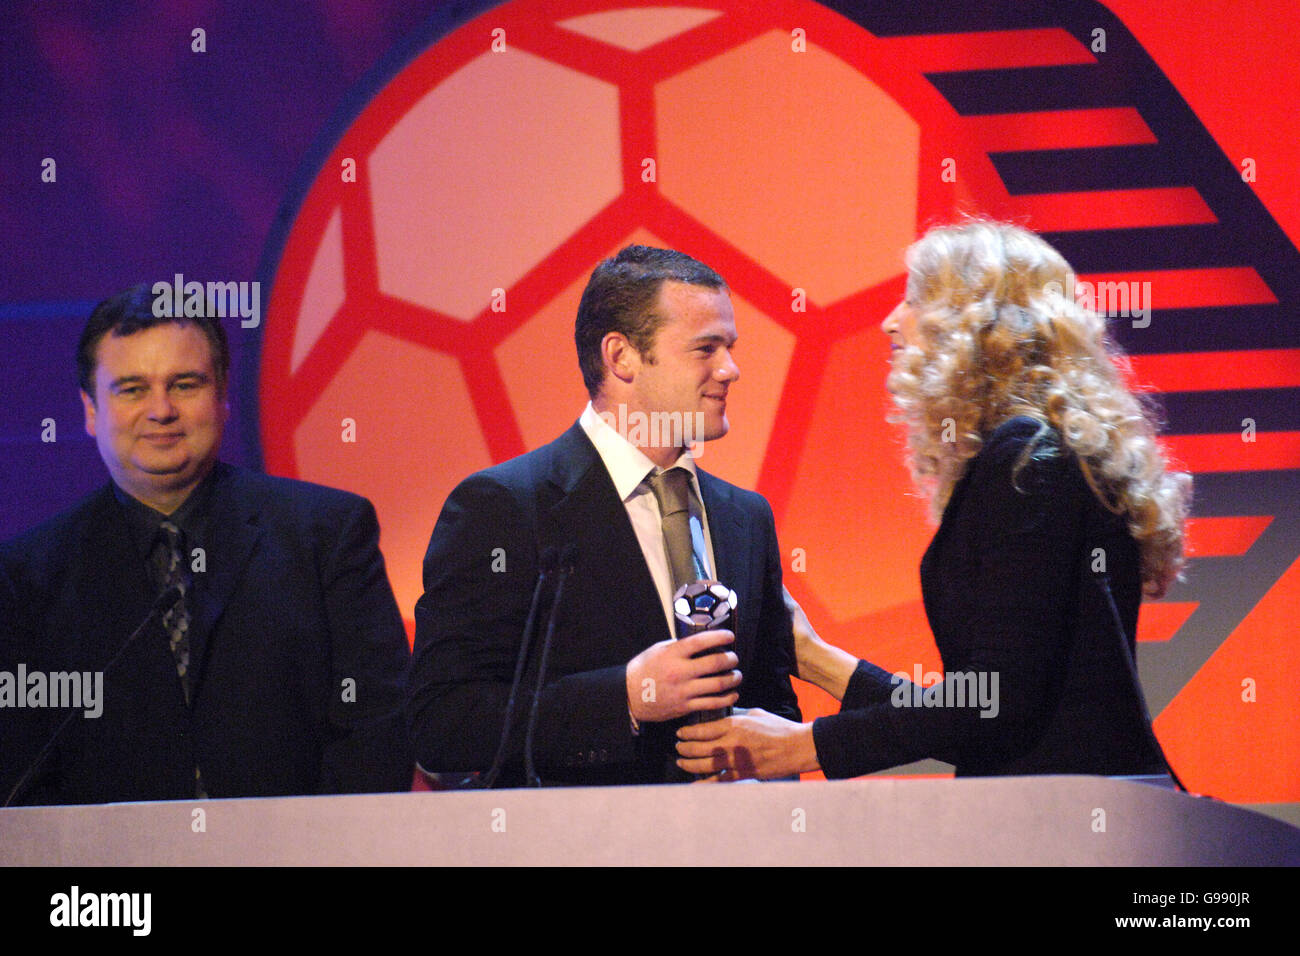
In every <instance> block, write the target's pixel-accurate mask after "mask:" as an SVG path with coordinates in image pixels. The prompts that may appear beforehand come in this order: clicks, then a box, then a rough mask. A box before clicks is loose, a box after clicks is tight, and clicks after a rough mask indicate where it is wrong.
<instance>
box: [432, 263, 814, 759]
mask: <svg viewBox="0 0 1300 956" xmlns="http://www.w3.org/2000/svg"><path fill="white" fill-rule="evenodd" d="M575 339H576V341H577V346H578V357H579V364H580V366H581V368H582V373H583V379H584V382H585V384H586V386H587V390H588V392H589V394H590V396H591V403H590V404H589V405H588V406H587V409H586V410H585V411H584V412H583V414H582V417H581V418H580V419H579V420H578V422H577V423H576V424H575V425H573V427H571V428H570V429H569V430H568V431H566V432H565V433H564V434H563V435H561V436H560V437H559V438H558V439H556V440H555V441H553V442H551V443H550V444H548V445H546V446H544V447H542V448H539V449H537V450H535V451H533V452H531V453H529V454H526V455H523V456H521V457H519V458H516V459H513V460H511V461H508V462H505V463H503V464H501V465H497V466H496V467H493V468H489V469H487V470H486V471H483V472H480V473H478V474H476V475H472V476H471V477H469V478H468V479H466V480H465V481H464V482H462V483H461V484H460V485H459V486H458V487H457V488H456V489H455V490H454V491H453V492H452V494H451V495H450V496H449V498H448V499H447V502H446V504H445V506H444V507H443V510H442V513H441V515H440V516H439V518H438V523H437V526H436V527H435V528H434V531H433V537H432V540H431V541H430V543H429V550H428V553H427V555H426V557H425V562H424V584H425V593H424V596H423V597H422V598H421V599H420V600H419V602H418V603H417V604H416V610H415V618H416V636H415V653H414V658H413V661H412V677H411V682H410V688H409V690H408V694H407V713H408V719H409V720H410V723H411V727H412V733H413V737H414V742H415V752H416V757H417V759H418V761H419V762H420V764H421V766H423V767H424V768H425V769H426V770H429V771H440V772H452V771H484V770H487V769H488V768H489V766H490V765H492V764H493V762H494V756H495V755H496V753H497V750H498V741H499V740H500V738H501V737H502V735H503V729H504V724H505V720H506V710H507V700H508V698H509V695H510V687H511V683H512V676H513V674H514V672H515V668H516V666H517V659H518V657H519V652H520V649H521V645H522V643H523V635H524V631H525V625H526V623H527V620H528V618H529V611H530V607H531V606H532V604H533V599H534V597H533V596H534V593H535V585H537V583H538V580H539V575H544V576H545V577H546V578H547V580H546V581H543V582H542V583H541V586H540V587H538V588H537V589H536V593H537V594H538V596H539V599H538V607H537V613H536V615H535V620H536V622H537V626H536V628H535V630H536V639H535V640H533V642H532V647H531V648H530V651H531V653H530V654H529V655H528V657H527V659H526V660H527V664H526V670H525V673H524V679H523V682H522V686H523V688H524V689H523V691H522V692H521V693H520V694H519V696H518V699H517V701H516V706H515V710H514V714H513V716H512V730H511V733H510V734H509V735H508V737H507V740H506V744H505V748H504V750H503V751H502V758H503V765H504V776H502V777H501V781H502V782H505V783H518V782H520V781H521V780H522V779H523V774H522V773H521V765H522V764H523V763H524V762H525V761H524V757H523V754H524V744H525V738H526V727H527V723H528V710H529V708H528V702H529V699H530V697H531V688H532V687H534V686H535V684H536V682H537V673H538V660H539V658H540V656H541V654H540V651H539V649H538V645H539V644H540V643H541V642H542V640H543V638H544V632H545V629H546V628H545V622H546V621H547V619H548V617H549V616H550V615H551V612H552V608H553V607H554V609H555V611H554V620H555V628H554V642H553V645H552V647H551V648H550V656H549V660H548V663H547V670H546V675H545V681H544V689H543V692H542V694H541V698H540V703H539V707H538V712H537V721H536V730H535V734H534V746H533V752H534V756H535V759H536V766H537V768H538V772H539V774H540V776H541V777H542V778H543V779H544V780H546V781H548V782H556V783H574V784H605V783H609V784H619V783H624V784H625V783H658V782H665V781H677V780H686V779H690V778H689V777H687V776H686V775H685V774H684V773H682V772H681V771H680V770H679V769H678V768H677V766H676V753H675V750H674V746H673V745H674V734H675V730H676V728H677V727H678V726H680V724H681V722H682V719H683V718H685V717H687V716H688V715H691V714H694V713H697V712H700V711H705V710H710V709H714V708H718V707H722V706H727V705H730V704H732V703H738V704H739V705H740V706H742V707H762V708H764V709H767V710H770V711H773V712H776V713H780V714H782V715H784V716H787V717H791V718H793V719H797V717H798V714H799V710H798V705H797V702H796V699H795V695H794V691H793V689H792V688H791V685H790V674H791V672H792V670H793V661H794V658H793V644H792V636H791V629H790V619H789V616H788V613H787V612H786V610H785V606H784V602H783V600H782V586H781V564H780V555H779V553H778V550H777V543H776V533H775V525H774V521H773V518H772V511H771V509H770V508H769V507H768V505H767V502H766V501H764V500H763V498H762V497H761V496H759V495H757V494H755V493H753V492H750V491H745V490H743V489H740V488H737V487H735V486H733V485H730V484H727V483H726V482H724V481H721V480H719V479H717V478H714V477H712V476H710V475H708V474H707V473H705V472H704V471H702V470H699V469H698V468H697V467H696V466H695V463H694V460H693V458H692V456H691V454H690V452H689V448H688V446H689V444H690V442H691V441H692V440H696V441H707V440H711V439H714V438H719V437H721V436H722V435H724V434H725V433H726V431H727V429H728V423H727V418H726V402H727V395H728V391H729V388H730V386H731V385H732V383H733V382H735V381H736V379H737V378H738V377H739V370H738V368H737V367H736V364H735V362H734V360H733V359H732V355H731V350H732V348H733V347H734V345H735V342H736V329H735V319H734V314H733V312H732V307H731V301H730V298H729V296H728V294H727V288H726V285H725V284H724V282H723V280H722V278H721V277H720V276H719V275H718V274H717V273H716V272H714V271H713V270H712V269H710V268H709V267H708V266H705V265H703V264H702V263H700V262H697V261H696V260H694V259H692V258H690V257H689V256H686V255H683V254H682V253H679V252H673V251H671V250H663V249H650V248H647V247H644V246H630V247H628V248H627V249H624V250H623V251H622V252H621V253H619V255H618V256H617V257H615V258H613V259H610V260H607V261H606V262H604V263H602V264H601V265H600V266H599V267H597V269H596V270H595V272H594V273H593V274H592V277H591V280H590V281H589V283H588V285H587V288H586V290H585V291H584V293H583V297H582V302H581V304H580V305H579V308H578V316H577V322H576V327H575ZM682 426H684V427H682ZM674 469H680V470H681V471H680V472H678V473H676V474H674V473H673V472H674ZM665 482H669V483H672V482H680V485H679V487H681V488H684V489H686V491H685V492H682V493H680V496H679V497H677V498H674V499H672V500H675V501H679V502H682V505H681V508H686V507H688V508H689V512H690V516H691V518H692V523H691V529H692V530H691V546H690V547H688V548H687V552H688V554H687V557H686V559H684V560H688V561H693V562H695V570H696V571H698V575H691V576H690V577H688V578H686V580H694V578H695V577H696V576H698V577H703V578H708V577H713V578H716V579H718V580H720V581H721V582H723V583H724V584H726V585H727V586H728V587H730V588H732V589H733V590H734V591H735V592H736V594H737V596H738V599H739V603H738V612H737V618H738V624H737V625H736V627H737V629H736V632H735V638H734V643H733V641H732V634H731V632H730V631H726V630H712V631H706V632H704V633H703V634H699V635H695V636H692V637H688V638H685V639H683V640H675V639H674V624H673V616H672V610H671V598H672V595H673V592H674V590H675V588H676V587H677V586H679V585H680V584H681V582H682V580H683V574H684V573H686V572H683V571H682V570H681V560H683V559H681V558H680V551H681V549H680V548H675V547H674V545H673V540H672V534H671V533H670V532H669V530H668V527H669V522H668V521H667V520H666V518H665V514H666V513H671V512H672V511H673V510H674V508H676V507H677V506H675V505H668V506H663V507H662V508H661V505H660V501H661V494H664V492H663V491H662V488H660V487H657V486H659V485H662V484H664V483H665ZM687 492H688V493H687ZM674 494H678V493H677V492H674ZM681 508H678V510H679V511H680V510H681ZM677 540H679V541H680V538H678V539H677ZM565 552H567V553H568V555H569V556H570V557H571V558H572V568H571V573H568V574H567V576H566V571H568V570H569V569H568V568H567V567H561V568H560V569H558V570H551V569H549V568H547V567H544V565H546V563H547V562H546V560H545V556H546V555H547V554H548V553H550V554H564V553H565ZM675 555H676V556H675ZM563 563H564V562H561V564H563ZM561 589H562V590H561ZM557 593H558V594H559V597H558V599H557ZM701 652H706V653H704V654H703V656H700V657H695V656H694V655H696V654H699V653H701Z"/></svg>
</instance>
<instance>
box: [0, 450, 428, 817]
mask: <svg viewBox="0 0 1300 956" xmlns="http://www.w3.org/2000/svg"><path fill="white" fill-rule="evenodd" d="M213 481H214V483H213V486H212V488H211V497H210V499H209V505H210V512H209V513H210V515H211V520H210V521H209V528H210V531H209V533H208V538H207V541H206V544H207V547H206V552H205V555H204V561H205V564H206V568H205V570H203V571H201V572H198V573H196V574H195V575H194V586H193V591H192V592H191V593H192V598H193V604H192V605H191V614H192V624H191V629H190V660H191V665H190V667H191V674H192V676H193V682H194V702H193V706H192V707H187V706H186V703H185V700H184V694H183V692H182V689H181V686H180V681H179V679H178V678H177V676H176V667H175V664H174V662H173V659H172V656H171V652H170V650H169V648H168V644H167V638H166V635H165V633H164V631H163V630H162V628H161V626H160V625H158V623H157V620H156V617H155V619H154V620H153V621H151V623H150V626H149V627H148V628H147V629H146V630H145V631H144V632H143V633H142V634H141V635H140V637H139V638H138V639H137V640H136V641H134V642H133V643H132V645H131V646H130V648H129V649H127V651H126V652H125V654H124V656H123V657H122V659H121V660H120V661H119V662H118V664H117V665H116V666H115V668H114V669H113V670H112V672H111V673H109V674H108V675H107V676H106V677H105V679H104V698H105V702H104V711H103V714H102V715H101V716H100V717H98V718H95V719H89V718H84V717H80V716H79V717H77V718H75V719H74V720H73V722H72V725H71V726H70V727H69V728H68V729H67V731H66V732H65V733H64V735H63V736H62V737H61V738H60V742H59V745H58V747H57V750H56V751H55V752H54V754H53V755H52V757H51V758H49V759H48V760H47V761H46V763H45V764H44V772H43V773H42V774H41V775H40V776H39V778H38V779H37V781H36V783H35V785H34V786H33V787H32V789H30V790H29V791H28V794H27V797H26V798H25V799H23V800H20V801H19V802H26V803H97V802H105V801H120V800H166V799H192V798H193V797H194V768H195V765H196V763H197V765H198V767H199V768H200V769H201V771H202V774H203V781H204V784H205V785H206V788H207V792H208V794H209V795H210V796H212V797H237V796H273V795H281V794H312V793H341V792H353V791H378V790H406V789H409V787H410V784H411V772H412V760H411V757H410V753H409V749H408V746H407V742H406V737H405V732H404V727H403V726H402V720H401V707H400V701H401V685H402V680H403V677H404V673H405V669H406V666H407V664H408V658H409V654H408V648H407V643H406V636H405V633H404V629H403V626H402V619H401V616H400V614H399V613H398V610H397V604H396V602H395V601H394V599H393V593H392V590H391V588H390V587H389V584H388V579H387V577H386V575H385V572H384V562H383V557H382V556H381V554H380V552H379V549H378V534H379V527H378V523H377V521H376V518H375V512H374V509H373V507H371V505H370V503H369V502H368V501H366V500H365V499H364V498H361V497H358V496H356V495H353V494H349V493H347V492H342V491H337V490H334V489H331V488H324V487H320V486H318V485H310V484H307V483H305V482H299V481H290V480H288V479H284V478H275V477H271V476H268V475H262V474H257V473H254V472H250V471H245V470H242V469H238V468H233V467H230V466H227V465H222V464H218V465H217V466H216V473H215V474H214V476H213ZM153 599H154V595H153V594H152V593H151V590H150V586H149V584H148V579H147V574H146V571H145V568H144V562H143V561H142V560H141V557H140V555H139V552H138V551H137V550H136V548H135V546H134V545H133V542H132V540H131V537H130V535H129V532H128V527H127V522H126V516H125V513H124V511H123V508H122V506H121V504H120V503H118V502H117V501H116V500H115V498H114V494H113V490H112V487H111V486H106V487H104V488H103V489H101V490H100V491H98V492H95V493H94V494H92V495H91V496H89V497H88V498H86V499H85V500H84V501H82V502H81V503H80V504H78V505H77V506H75V507H74V508H72V509H71V510H69V511H67V512H65V513H64V514H61V515H59V516H57V517H55V518H53V519H51V520H50V521H48V522H46V523H45V524H42V525H40V526H39V527H37V528H35V529H33V530H31V531H29V532H26V533H25V534H23V535H21V536H19V537H18V538H15V539H14V540H12V541H10V542H8V543H6V544H5V545H3V546H0V605H2V606H3V608H4V609H3V613H2V614H0V621H3V624H0V628H2V629H0V670H9V671H11V672H12V671H13V670H14V669H15V667H16V665H17V664H18V663H19V662H23V663H25V664H26V667H27V669H28V671H29V672H30V671H32V670H45V671H67V670H78V671H95V670H102V669H103V668H104V666H105V665H106V664H107V662H108V661H109V660H110V659H111V658H112V657H113V655H114V654H115V653H116V652H117V651H118V649H119V648H120V647H121V646H122V645H123V642H124V641H125V640H126V638H127V637H128V635H130V634H131V633H132V631H133V630H135V628H136V627H137V626H138V625H139V624H140V623H141V622H142V621H143V620H145V618H146V617H147V616H148V615H149V611H150V605H151V602H152V601H153ZM350 681H351V682H355V683H354V684H351V683H347V682H350ZM66 713H67V711H50V710H44V711H34V710H22V711H19V710H10V711H4V710H0V721H4V725H5V729H4V734H3V738H0V739H3V740H4V744H3V757H2V758H0V785H3V788H4V791H3V792H4V793H8V790H9V787H11V786H12V785H13V783H14V780H15V777H16V775H18V774H20V773H21V772H22V770H23V768H24V767H25V766H26V765H27V763H28V762H29V761H30V760H31V759H32V758H33V757H34V756H35V754H36V751H37V750H38V749H39V747H40V746H41V744H42V743H43V742H44V740H45V739H47V737H48V735H49V734H50V733H52V732H53V729H54V727H55V726H56V724H57V720H58V719H61V718H62V717H63V716H65V715H66ZM0 799H3V796H0Z"/></svg>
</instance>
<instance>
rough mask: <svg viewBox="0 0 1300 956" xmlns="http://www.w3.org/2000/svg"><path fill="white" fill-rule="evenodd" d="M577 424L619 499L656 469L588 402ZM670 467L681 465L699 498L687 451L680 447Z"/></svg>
mask: <svg viewBox="0 0 1300 956" xmlns="http://www.w3.org/2000/svg"><path fill="white" fill-rule="evenodd" d="M578 424H579V425H581V426H582V430H583V431H584V432H586V433H587V437H588V438H590V439H591V443H592V444H593V445H595V446H596V453H597V454H598V455H600V460H601V461H603V462H604V463H605V470H606V471H608V472H609V477H610V478H611V479H612V480H613V482H614V489H615V490H616V491H617V492H618V496H619V498H620V499H621V500H622V501H627V500H628V499H629V498H631V497H632V495H633V494H635V493H636V491H637V490H638V488H639V487H640V486H641V483H642V482H643V481H645V479H646V477H647V476H648V475H649V474H651V473H652V472H657V471H659V470H660V469H659V468H658V467H657V466H656V465H655V463H654V462H653V461H651V460H650V459H649V458H647V457H646V454H645V452H643V451H641V449H639V448H637V447H636V446H635V445H633V444H632V443H631V442H629V441H628V440H627V439H626V438H624V437H623V436H622V435H620V434H619V433H618V429H616V428H614V427H613V426H612V425H610V424H609V422H607V421H606V420H605V419H604V418H602V417H601V414H600V413H599V412H597V411H596V409H595V407H594V406H593V405H592V404H591V402H588V403H587V407H586V408H585V409H583V412H582V417H580V418H579V419H578ZM673 467H677V468H684V469H686V471H687V472H688V473H689V474H690V476H691V487H692V488H694V489H695V497H696V498H697V499H699V498H700V485H699V479H698V477H697V474H696V471H695V459H694V458H693V457H692V456H691V454H690V452H689V451H683V452H682V453H681V455H680V456H679V457H678V459H677V461H676V462H674V463H673Z"/></svg>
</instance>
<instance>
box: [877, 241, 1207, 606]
mask: <svg viewBox="0 0 1300 956" xmlns="http://www.w3.org/2000/svg"><path fill="white" fill-rule="evenodd" d="M905 261H906V263H907V271H908V278H907V304H908V305H909V306H910V307H911V308H912V309H913V310H914V312H915V315H916V327H917V333H918V338H919V343H913V344H911V345H908V346H907V347H905V348H904V349H903V350H902V351H900V352H898V353H897V354H896V355H895V358H894V362H893V369H892V371H891V372H890V375H889V379H888V384H889V390H890V391H891V392H892V393H893V396H894V403H895V405H896V407H897V412H896V413H895V414H894V415H893V416H892V418H893V420H895V421H898V422H902V423H903V424H905V425H906V426H907V429H908V446H909V451H910V454H909V465H910V467H911V470H912V476H913V478H914V480H915V481H916V483H917V486H918V488H919V489H920V490H921V491H922V492H923V493H924V494H926V495H927V496H928V497H929V499H930V507H931V513H932V515H933V517H934V519H935V520H936V521H938V520H939V519H940V518H941V516H942V514H943V510H944V507H945V506H946V505H947V503H948V498H949V497H950V495H951V494H952V490H953V487H954V486H955V485H956V483H957V482H958V481H959V480H960V479H961V477H962V475H963V474H964V473H965V471H966V467H967V463H968V462H969V461H970V459H971V458H973V457H974V456H975V455H977V454H978V453H979V451H980V448H981V447H982V446H983V443H984V441H985V439H986V438H988V436H989V435H991V434H992V433H993V431H994V430H995V429H996V428H997V427H998V426H999V425H1000V424H1002V423H1003V422H1005V421H1006V420H1007V419H1009V418H1013V417H1015V416H1018V415H1027V416H1029V417H1032V418H1035V419H1037V420H1038V421H1040V422H1042V423H1043V424H1044V425H1050V426H1051V427H1052V428H1054V429H1056V431H1057V432H1058V433H1059V434H1060V436H1061V439H1062V441H1063V442H1064V444H1065V445H1066V447H1068V448H1069V449H1070V451H1072V452H1073V453H1074V454H1075V456H1076V457H1077V458H1078V461H1079V463H1080V466H1081V467H1082V470H1083V474H1084V477H1085V478H1086V479H1087V481H1088V484H1089V486H1090V487H1091V488H1092V490H1093V492H1094V493H1095V494H1096V495H1097V498H1098V499H1099V500H1100V501H1101V503H1102V504H1103V505H1104V506H1105V507H1107V508H1108V509H1110V510H1111V511H1113V512H1115V513H1116V514H1122V515H1124V516H1125V517H1126V519H1127V522H1128V527H1129V531H1130V533H1131V534H1132V535H1133V537H1134V539H1135V540H1136V541H1137V544H1138V547H1139V550H1140V553H1141V575H1142V585H1143V591H1144V593H1146V594H1147V595H1148V596H1151V597H1159V596H1163V595H1164V593H1165V592H1166V590H1167V589H1168V587H1169V585H1170V584H1171V583H1172V582H1173V581H1175V580H1176V579H1178V577H1179V576H1180V573H1181V571H1182V568H1183V565H1184V557H1183V539H1184V525H1185V522H1186V519H1187V513H1188V509H1189V505H1190V500H1191V476H1190V475H1187V474H1185V473H1181V472H1171V471H1170V470H1169V469H1168V465H1167V463H1166V461H1165V457H1164V454H1163V453H1162V452H1161V449H1160V446H1159V444H1157V442H1156V424H1155V418H1156V416H1155V414H1154V411H1153V409H1152V408H1151V406H1150V404H1149V400H1146V399H1145V398H1144V397H1143V396H1139V395H1135V394H1133V393H1132V392H1131V391H1129V389H1128V387H1127V386H1126V385H1125V381H1124V378H1125V375H1126V374H1127V373H1128V372H1129V364H1128V359H1127V357H1126V356H1125V355H1124V353H1123V352H1122V351H1121V349H1120V348H1119V346H1118V345H1116V344H1115V342H1114V341H1113V340H1112V339H1111V338H1110V336H1109V335H1108V334H1107V331H1106V322H1105V319H1104V318H1102V317H1101V316H1099V315H1097V314H1096V313H1095V312H1093V311H1091V310H1089V309H1086V308H1083V307H1082V306H1080V305H1079V304H1078V303H1077V302H1075V301H1074V299H1073V297H1072V296H1071V295H1069V291H1068V290H1070V289H1071V288H1072V285H1071V275H1072V273H1071V269H1070V266H1069V264H1068V263H1067V262H1066V261H1065V259H1064V258H1062V257H1061V255H1060V254H1059V253H1058V252H1057V251H1056V250H1055V249H1053V248H1052V247H1051V246H1049V245H1048V244H1047V243H1046V242H1044V241H1043V240H1042V239H1040V238H1039V237H1038V236H1036V235H1034V234H1033V233H1032V232H1029V231H1027V230H1025V229H1021V228H1019V227H1018V226H1013V225H1009V224H1006V223H998V222H989V221H984V220H974V221H970V222H967V223H963V224H961V225H955V226H941V227H937V228H934V229H931V230H930V231H929V232H927V233H926V235H925V236H924V237H922V238H921V239H920V240H919V241H917V242H916V243H915V244H913V245H912V246H911V247H910V248H909V249H908V250H907V254H906V257H905ZM1044 431H1045V429H1044ZM945 439H946V440H945ZM1037 453H1042V452H1041V451H1040V452H1037ZM1027 458H1028V452H1027V454H1026V458H1025V459H1022V461H1021V464H1022V465H1023V464H1024V461H1025V460H1027Z"/></svg>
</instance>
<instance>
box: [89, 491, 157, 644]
mask: <svg viewBox="0 0 1300 956" xmlns="http://www.w3.org/2000/svg"><path fill="white" fill-rule="evenodd" d="M75 569H76V570H75V571H74V581H73V583H72V587H71V593H73V594H75V595H76V601H77V606H76V607H75V608H73V609H71V618H72V620H73V621H74V622H75V623H74V625H73V627H72V628H71V629H70V630H71V633H72V635H73V636H74V637H75V638H76V640H77V642H78V644H79V645H80V647H79V648H78V649H77V650H76V651H75V653H76V655H77V660H78V665H79V666H80V665H84V666H93V667H95V668H102V667H104V666H105V665H106V664H107V663H108V661H109V660H111V659H112V658H113V657H114V655H116V654H117V652H118V651H119V650H120V649H121V647H122V644H123V643H124V642H125V641H126V639H127V638H128V637H129V636H130V635H131V634H132V633H133V632H134V631H135V629H136V628H137V627H139V626H140V624H141V622H143V621H144V619H145V617H146V616H147V615H148V614H149V611H150V607H151V605H152V603H153V600H154V595H153V594H152V593H151V589H150V586H149V577H148V574H147V572H146V571H145V562H144V559H143V558H142V557H141V556H140V554H139V552H138V551H136V548H135V544H134V542H133V541H132V540H131V532H130V529H129V528H128V526H127V521H126V515H125V513H124V512H123V511H122V508H121V506H120V505H119V504H118V503H117V501H116V500H114V496H113V490H112V487H111V486H105V488H104V489H103V490H102V491H101V492H100V493H99V497H98V498H97V499H96V501H95V502H94V503H93V504H92V510H91V514H90V517H89V519H88V520H87V521H86V523H85V525H84V528H83V531H82V538H81V547H80V549H79V554H78V555H77V557H76V559H75Z"/></svg>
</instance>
